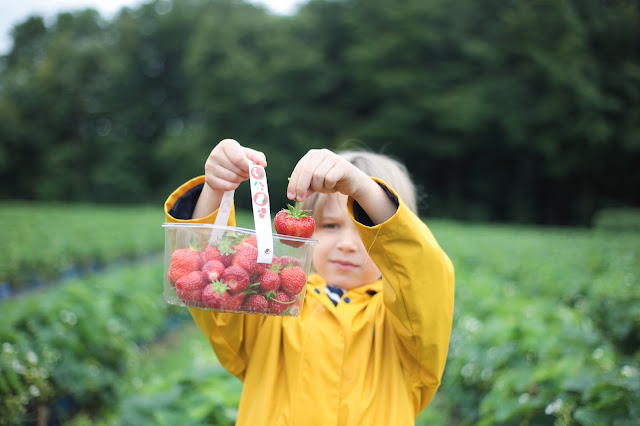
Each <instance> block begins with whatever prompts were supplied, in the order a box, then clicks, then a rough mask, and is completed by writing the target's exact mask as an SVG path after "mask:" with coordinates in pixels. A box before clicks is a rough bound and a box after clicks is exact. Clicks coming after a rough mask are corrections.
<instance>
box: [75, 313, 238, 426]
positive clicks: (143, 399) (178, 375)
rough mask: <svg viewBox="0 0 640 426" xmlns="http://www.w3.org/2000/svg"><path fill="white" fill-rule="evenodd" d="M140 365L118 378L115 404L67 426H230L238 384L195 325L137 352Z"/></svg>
mask: <svg viewBox="0 0 640 426" xmlns="http://www.w3.org/2000/svg"><path fill="white" fill-rule="evenodd" d="M142 352H143V353H142V357H143V358H144V359H145V360H146V362H143V363H141V364H140V367H139V368H138V369H137V370H136V372H135V374H131V375H128V376H127V377H125V378H123V381H122V386H120V388H119V389H118V401H117V402H116V403H114V404H110V405H108V406H105V407H103V410H101V411H100V413H94V414H93V415H90V414H88V413H83V414H81V415H79V416H77V417H76V418H74V419H73V421H71V422H69V423H68V426H117V425H123V426H124V425H141V424H164V425H182V426H198V425H217V426H232V425H233V424H234V423H235V419H236V415H237V409H236V408H237V406H238V403H239V400H240V392H241V390H242V384H241V382H240V380H238V379H237V378H236V377H233V376H231V375H230V374H229V373H228V372H227V371H226V370H224V368H222V366H221V365H220V363H219V362H218V361H217V360H216V358H215V355H214V353H213V351H212V350H211V346H209V343H208V342H207V340H206V339H205V338H204V336H203V335H202V333H201V332H200V330H199V329H198V327H197V326H196V325H195V323H193V322H192V321H191V322H188V323H186V324H185V325H183V326H182V327H180V328H179V329H177V330H175V331H173V332H172V333H171V334H170V335H168V336H167V338H166V339H164V340H163V341H161V342H157V343H154V344H151V345H149V346H147V347H145V348H143V349H142Z"/></svg>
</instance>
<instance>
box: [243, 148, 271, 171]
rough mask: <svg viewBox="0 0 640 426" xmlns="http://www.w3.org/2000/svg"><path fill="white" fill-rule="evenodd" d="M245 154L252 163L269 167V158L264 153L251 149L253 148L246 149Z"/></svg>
mask: <svg viewBox="0 0 640 426" xmlns="http://www.w3.org/2000/svg"><path fill="white" fill-rule="evenodd" d="M244 153H245V155H246V156H247V158H248V159H249V160H251V161H253V162H254V163H256V164H258V165H260V166H262V167H267V157H266V156H265V155H264V153H263V152H260V151H256V150H255V149H251V148H246V147H245V148H244Z"/></svg>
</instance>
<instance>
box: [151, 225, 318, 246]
mask: <svg viewBox="0 0 640 426" xmlns="http://www.w3.org/2000/svg"><path fill="white" fill-rule="evenodd" d="M162 227H163V228H207V229H220V230H225V231H242V232H246V233H249V234H254V235H255V234H256V230H255V229H249V228H241V227H238V226H221V225H214V224H212V223H180V222H164V223H163V224H162ZM271 235H272V236H273V238H277V239H279V240H293V241H301V242H304V243H306V244H317V243H318V240H316V239H314V238H304V237H296V236H293V235H284V234H276V233H273V234H271Z"/></svg>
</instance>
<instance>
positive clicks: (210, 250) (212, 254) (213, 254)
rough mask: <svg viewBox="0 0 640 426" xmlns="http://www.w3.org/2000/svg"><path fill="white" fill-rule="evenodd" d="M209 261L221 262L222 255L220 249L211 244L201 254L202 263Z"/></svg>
mask: <svg viewBox="0 0 640 426" xmlns="http://www.w3.org/2000/svg"><path fill="white" fill-rule="evenodd" d="M210 260H219V261H222V253H220V249H219V248H218V247H217V246H216V245H214V244H212V243H209V244H208V245H207V247H206V248H205V249H204V251H203V252H202V261H203V262H204V263H207V262H209V261H210Z"/></svg>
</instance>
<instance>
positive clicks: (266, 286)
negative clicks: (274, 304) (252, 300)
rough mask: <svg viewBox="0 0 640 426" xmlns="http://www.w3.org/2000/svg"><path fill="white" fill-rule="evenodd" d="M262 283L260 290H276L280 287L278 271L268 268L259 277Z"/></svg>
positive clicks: (264, 291) (266, 291)
mask: <svg viewBox="0 0 640 426" xmlns="http://www.w3.org/2000/svg"><path fill="white" fill-rule="evenodd" d="M258 283H259V284H260V291H261V292H262V293H268V292H270V291H276V290H277V289H278V288H279V287H280V275H278V273H277V272H274V271H272V270H271V269H267V270H266V271H264V272H263V273H262V275H260V278H258Z"/></svg>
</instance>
